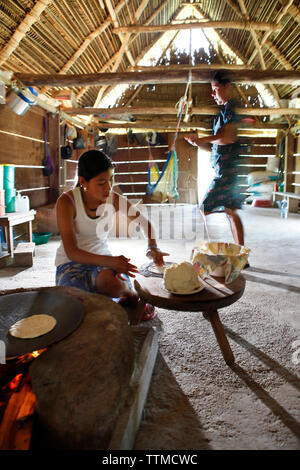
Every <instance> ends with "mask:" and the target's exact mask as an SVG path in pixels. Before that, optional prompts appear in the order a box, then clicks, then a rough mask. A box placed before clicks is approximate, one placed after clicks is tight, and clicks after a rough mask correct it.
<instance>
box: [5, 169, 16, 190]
mask: <svg viewBox="0 0 300 470" xmlns="http://www.w3.org/2000/svg"><path fill="white" fill-rule="evenodd" d="M14 187H15V166H14V165H3V189H13V188H14Z"/></svg>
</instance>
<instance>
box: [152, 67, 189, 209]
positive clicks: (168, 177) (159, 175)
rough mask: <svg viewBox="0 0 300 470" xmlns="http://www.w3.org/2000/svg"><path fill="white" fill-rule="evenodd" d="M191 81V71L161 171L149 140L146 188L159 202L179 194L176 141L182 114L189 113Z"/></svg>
mask: <svg viewBox="0 0 300 470" xmlns="http://www.w3.org/2000/svg"><path fill="white" fill-rule="evenodd" d="M190 82H191V77H190V73H189V80H188V83H187V86H186V90H185V95H184V96H183V97H182V98H181V99H180V100H179V101H178V103H177V104H176V107H177V108H178V109H179V111H178V114H177V116H179V117H178V122H177V126H176V132H175V136H174V140H173V143H172V146H171V149H170V151H169V153H168V157H167V161H166V163H165V164H164V167H163V169H162V171H161V172H160V171H159V168H158V166H157V164H156V163H155V162H154V159H153V156H152V153H151V149H150V145H149V142H148V149H149V163H148V185H147V188H146V194H147V196H151V198H152V199H154V200H156V201H159V202H162V203H163V202H167V201H169V202H173V201H174V200H176V199H177V198H178V196H179V194H178V191H177V179H178V160H177V153H176V149H175V142H176V139H177V135H178V129H179V125H180V121H181V118H182V114H183V112H184V110H185V112H186V113H187V107H188V101H187V91H188V87H189V84H190Z"/></svg>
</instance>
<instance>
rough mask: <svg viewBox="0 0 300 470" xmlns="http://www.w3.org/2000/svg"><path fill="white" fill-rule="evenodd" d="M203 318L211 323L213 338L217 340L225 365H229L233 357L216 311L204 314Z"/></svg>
mask: <svg viewBox="0 0 300 470" xmlns="http://www.w3.org/2000/svg"><path fill="white" fill-rule="evenodd" d="M203 315H204V317H205V318H206V319H208V320H209V321H210V323H211V326H212V328H213V330H214V333H215V336H216V338H217V341H218V344H219V346H220V349H221V352H222V354H223V357H224V359H225V362H226V364H228V365H231V364H233V363H234V355H233V353H232V350H231V347H230V344H229V342H228V339H227V336H226V334H225V330H224V327H223V324H222V322H221V320H220V317H219V314H218V311H217V310H215V311H213V312H204V313H203Z"/></svg>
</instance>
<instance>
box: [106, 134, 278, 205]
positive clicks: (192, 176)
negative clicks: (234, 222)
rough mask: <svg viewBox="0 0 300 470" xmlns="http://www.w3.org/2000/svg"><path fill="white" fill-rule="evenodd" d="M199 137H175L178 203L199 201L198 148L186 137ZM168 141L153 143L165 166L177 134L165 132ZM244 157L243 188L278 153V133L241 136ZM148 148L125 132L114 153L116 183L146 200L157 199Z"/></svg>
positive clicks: (152, 149)
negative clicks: (150, 182) (150, 187)
mask: <svg viewBox="0 0 300 470" xmlns="http://www.w3.org/2000/svg"><path fill="white" fill-rule="evenodd" d="M187 136H191V137H196V135H195V134H187V133H184V134H179V135H178V137H177V139H176V152H177V157H178V185H177V189H178V193H179V198H178V199H177V201H176V202H177V203H190V204H196V203H197V202H198V201H197V149H196V148H195V147H192V146H191V145H189V144H188V143H187V142H186V141H185V140H184V137H187ZM163 137H164V139H165V141H166V143H167V145H165V146H158V147H155V146H154V147H153V146H152V147H151V153H152V156H153V158H154V159H155V160H156V161H157V164H158V166H159V168H160V170H162V168H163V165H164V163H165V161H166V158H167V155H168V152H169V149H170V148H171V145H172V143H173V139H174V134H173V133H167V134H163ZM240 143H241V157H242V162H241V165H240V171H239V175H240V176H239V179H240V187H241V192H242V193H244V192H246V189H247V187H248V183H247V175H248V173H250V172H253V171H264V170H266V169H267V162H268V158H269V157H272V158H275V156H276V138H275V137H241V138H240ZM148 158H149V153H148V148H147V146H141V145H138V144H137V143H134V144H129V143H128V140H127V138H126V136H120V137H119V150H118V152H117V153H116V154H115V155H114V157H113V160H114V162H115V163H116V178H115V180H116V184H119V187H120V189H121V190H122V192H123V193H124V194H125V195H126V196H128V197H131V198H133V199H134V198H137V199H142V200H143V202H145V203H155V202H157V201H154V200H151V198H149V197H147V196H146V194H145V192H146V186H147V171H148Z"/></svg>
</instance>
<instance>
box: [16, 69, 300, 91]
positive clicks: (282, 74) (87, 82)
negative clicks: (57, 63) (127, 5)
mask: <svg viewBox="0 0 300 470" xmlns="http://www.w3.org/2000/svg"><path fill="white" fill-rule="evenodd" d="M189 71H190V72H191V81H192V82H194V83H210V80H211V77H212V70H211V69H201V70H194V69H193V67H191V68H190V69H186V70H170V71H169V73H168V74H166V73H165V72H161V71H159V70H158V71H149V72H148V71H142V72H140V73H135V72H120V73H88V74H72V75H60V74H54V75H51V74H50V75H48V74H36V75H35V74H30V73H16V74H15V77H16V78H17V79H19V80H20V81H21V82H23V83H24V84H25V85H33V86H45V85H50V86H54V87H56V86H59V87H72V86H95V85H119V84H126V83H133V84H140V83H144V84H153V85H155V84H159V83H186V82H187V80H188V77H189ZM226 74H227V76H228V78H229V79H230V80H231V81H232V82H234V83H254V84H255V83H273V84H290V85H293V86H299V85H300V70H252V69H247V68H245V69H242V70H226Z"/></svg>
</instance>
